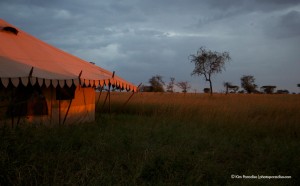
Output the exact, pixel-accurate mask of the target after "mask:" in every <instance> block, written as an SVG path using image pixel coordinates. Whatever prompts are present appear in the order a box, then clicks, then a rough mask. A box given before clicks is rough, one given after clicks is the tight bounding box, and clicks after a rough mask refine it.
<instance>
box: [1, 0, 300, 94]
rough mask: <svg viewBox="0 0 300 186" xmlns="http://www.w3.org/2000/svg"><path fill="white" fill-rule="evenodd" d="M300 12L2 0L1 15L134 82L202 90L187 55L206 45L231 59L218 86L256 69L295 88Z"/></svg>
mask: <svg viewBox="0 0 300 186" xmlns="http://www.w3.org/2000/svg"><path fill="white" fill-rule="evenodd" d="M299 9H300V2H299V1H298V0H285V1H282V0H264V1H259V0H227V1H223V0H203V1H199V0H186V1H182V0H164V1H158V0H153V1H148V0H122V1H105V0H89V1H83V0H64V1H58V0H54V1H39V0H3V1H1V2H0V17H1V18H2V19H4V20H6V21H8V22H10V23H12V24H14V25H16V26H17V27H19V28H21V29H22V30H24V31H26V32H28V33H30V34H32V35H34V36H36V37H38V38H40V39H42V40H44V41H46V42H48V43H50V44H52V45H54V46H56V47H58V48H61V49H63V50H65V51H67V52H70V53H72V54H74V55H77V56H79V57H81V58H83V59H85V60H87V61H93V62H95V63H96V64H97V65H100V66H102V67H104V68H107V69H108V70H115V71H116V72H117V74H119V75H120V76H123V77H124V78H125V79H128V80H130V81H133V82H134V83H136V84H138V83H140V82H144V83H147V81H148V79H149V78H150V77H151V76H152V75H156V74H159V75H162V76H163V77H164V79H165V80H166V81H168V80H169V77H175V78H176V79H177V80H178V81H189V82H190V83H191V84H192V86H193V89H194V88H196V89H198V90H202V89H203V88H204V87H205V86H206V83H205V81H203V79H202V78H197V77H191V76H190V73H191V71H192V69H193V65H192V64H191V63H190V62H189V60H188V56H189V55H190V54H193V53H195V52H196V50H197V49H198V48H199V47H200V46H206V47H207V48H209V49H212V50H217V51H229V52H230V54H231V57H232V62H231V63H230V64H228V65H227V70H226V71H225V72H223V73H222V74H220V75H217V76H216V77H215V78H214V81H215V84H214V85H215V86H216V88H215V90H220V89H222V88H223V87H222V83H223V82H224V81H231V82H233V83H234V84H239V78H240V77H241V76H242V75H243V74H253V75H255V76H256V77H257V78H256V79H257V81H258V82H257V84H259V85H263V84H264V83H266V84H268V83H269V82H270V83H273V82H274V83H276V84H277V86H278V87H282V88H287V89H290V90H292V91H297V87H296V84H297V83H300V82H297V81H298V80H299V75H298V72H297V70H295V69H299V68H300V63H299V58H300V56H299V55H300V54H299V52H298V51H297V46H298V43H299V42H300V38H299V33H300V30H299V28H300V26H299V20H300V19H299V18H300V16H299ZM287 64H288V65H287ZM282 69H284V73H285V74H288V76H284V77H285V78H281V77H282V76H279V75H278V73H279V72H281V71H282Z"/></svg>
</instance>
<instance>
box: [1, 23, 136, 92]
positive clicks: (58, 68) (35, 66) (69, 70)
mask: <svg viewBox="0 0 300 186" xmlns="http://www.w3.org/2000/svg"><path fill="white" fill-rule="evenodd" d="M0 41H1V43H0V83H1V84H2V85H3V86H4V87H7V86H8V85H9V84H10V83H11V84H12V85H13V86H15V87H17V86H18V85H19V84H20V83H21V84H23V85H24V86H27V85H28V83H30V84H31V85H34V84H36V83H37V84H38V85H39V86H46V87H49V86H50V85H52V86H53V87H57V86H60V87H63V86H68V87H71V86H72V85H76V86H77V85H79V84H80V85H82V86H87V87H96V86H99V85H100V86H103V85H108V84H110V85H113V86H116V87H118V88H121V89H126V90H130V91H137V87H136V86H135V85H133V84H132V83H130V82H128V81H126V80H124V79H122V78H121V77H119V76H116V75H113V73H112V72H110V71H108V70H105V69H103V68H101V67H98V66H96V65H94V64H91V63H89V62H87V61H84V60H82V59H80V58H78V57H75V56H73V55H71V54H69V53H66V52H64V51H62V50H60V49H58V48H55V47H53V46H51V45H49V44H47V43H45V42H43V41H41V40H39V39H37V38H35V37H33V36H31V35H29V34H27V33H26V32H24V31H22V30H20V29H18V28H16V27H15V26H13V25H10V24H9V23H7V22H5V21H4V20H1V19H0Z"/></svg>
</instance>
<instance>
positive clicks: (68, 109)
mask: <svg viewBox="0 0 300 186" xmlns="http://www.w3.org/2000/svg"><path fill="white" fill-rule="evenodd" d="M72 100H73V99H70V103H69V106H68V109H67V112H66V115H65V118H64V121H63V124H65V122H66V119H67V116H68V114H69V110H70V107H71V104H72Z"/></svg>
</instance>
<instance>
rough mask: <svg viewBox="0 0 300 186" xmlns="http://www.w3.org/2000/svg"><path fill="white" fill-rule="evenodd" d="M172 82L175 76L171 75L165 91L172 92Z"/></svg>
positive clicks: (173, 82)
mask: <svg viewBox="0 0 300 186" xmlns="http://www.w3.org/2000/svg"><path fill="white" fill-rule="evenodd" d="M174 84H175V78H174V77H171V78H170V82H169V84H168V85H167V92H174Z"/></svg>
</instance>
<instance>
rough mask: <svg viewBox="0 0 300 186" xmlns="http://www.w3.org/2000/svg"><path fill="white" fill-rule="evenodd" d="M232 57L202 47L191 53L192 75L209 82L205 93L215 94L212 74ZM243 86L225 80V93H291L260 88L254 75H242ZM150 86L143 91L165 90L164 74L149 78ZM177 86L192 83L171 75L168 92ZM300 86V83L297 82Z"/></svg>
mask: <svg viewBox="0 0 300 186" xmlns="http://www.w3.org/2000/svg"><path fill="white" fill-rule="evenodd" d="M230 60H231V57H230V55H229V52H217V51H211V50H208V49H206V48H205V47H200V48H199V50H198V51H197V52H196V54H192V55H190V58H189V61H190V62H191V63H193V64H194V65H195V68H194V70H193V71H192V73H191V75H192V76H194V75H197V76H203V77H204V80H205V81H207V82H209V88H204V89H203V92H204V93H210V95H213V86H212V76H213V75H215V74H218V73H222V71H223V70H225V64H226V62H229V61H230ZM240 80H241V87H242V88H243V90H240V91H239V88H240V87H239V86H237V85H233V84H232V83H231V82H224V83H223V85H224V87H225V93H226V94H228V93H248V94H261V93H265V94H274V93H277V94H289V91H288V90H285V89H284V90H277V91H276V92H275V90H276V88H277V87H276V86H274V85H264V86H261V87H260V90H258V85H257V84H256V83H255V78H254V76H253V75H243V76H242V77H241V79H240ZM149 84H150V85H149V86H142V87H141V91H143V92H165V89H164V85H165V82H164V81H163V80H162V76H160V75H156V76H152V77H151V78H150V79H149ZM175 86H177V87H178V88H180V89H181V90H182V92H183V93H186V92H188V90H189V89H191V86H190V84H189V83H188V82H187V81H180V82H175V78H174V77H171V78H170V82H169V83H168V84H167V85H166V89H167V90H166V92H174V87H175ZM297 86H298V87H299V88H300V84H297Z"/></svg>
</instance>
